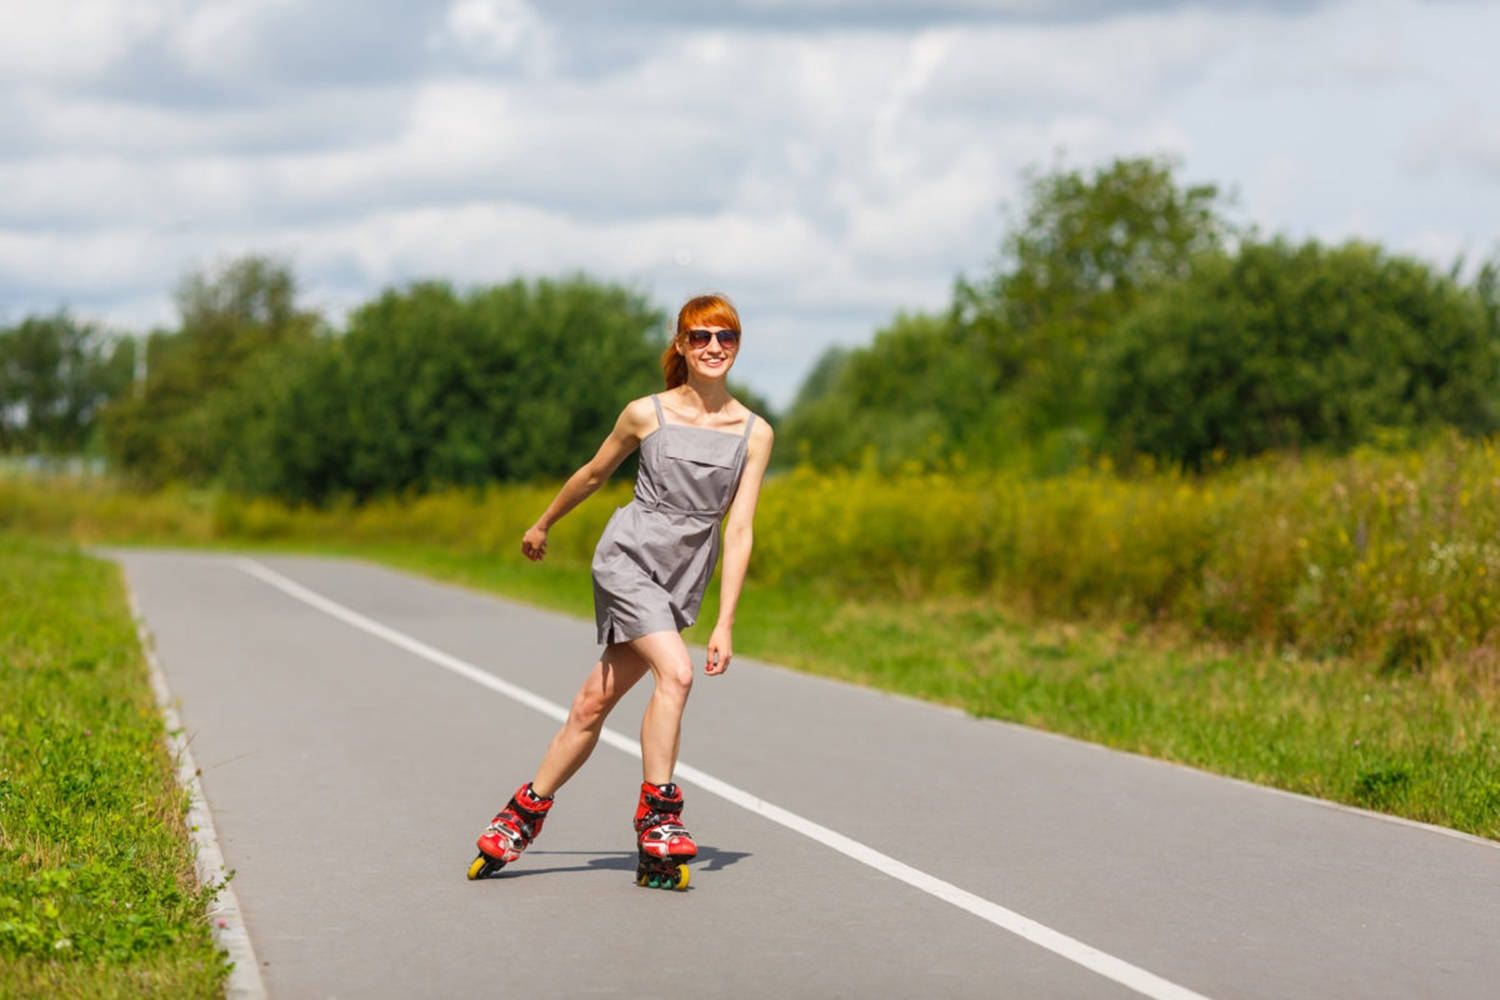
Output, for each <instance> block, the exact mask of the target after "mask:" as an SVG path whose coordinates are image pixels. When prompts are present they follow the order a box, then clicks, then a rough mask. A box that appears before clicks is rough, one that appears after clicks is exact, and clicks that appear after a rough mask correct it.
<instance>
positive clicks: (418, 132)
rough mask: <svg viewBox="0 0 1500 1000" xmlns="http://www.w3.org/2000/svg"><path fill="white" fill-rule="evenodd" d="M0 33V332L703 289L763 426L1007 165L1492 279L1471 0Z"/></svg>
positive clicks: (206, 21) (1492, 161)
mask: <svg viewBox="0 0 1500 1000" xmlns="http://www.w3.org/2000/svg"><path fill="white" fill-rule="evenodd" d="M7 7H8V9H7V11H6V16H5V24H4V27H3V30H0V87H3V90H0V321H3V322H14V321H16V320H18V319H20V318H21V317H23V316H24V315H27V314H29V313H32V312H39V311H51V310H53V309H55V308H57V307H58V306H60V305H67V306H70V307H71V308H73V309H74V311H75V312H76V313H78V314H79V315H82V316H86V317H91V318H98V319H101V320H104V321H106V322H107V323H109V324H110V325H112V326H115V327H118V328H121V329H135V330H144V329H146V328H147V327H149V326H150V325H152V324H165V323H170V322H172V320H173V319H174V316H173V311H172V305H171V289H172V288H173V286H174V285H175V284H176V282H177V280H178V279H179V278H180V277H181V276H182V275H183V274H184V273H185V272H186V271H188V270H189V269H192V268H195V267H202V266H206V265H207V266H212V265H214V264H215V263H218V262H222V261H223V260H225V259H227V258H229V257H231V256H233V255H236V254H240V253H245V252H251V251H254V252H262V253H271V254H276V255H280V256H282V257H283V258H285V259H286V260H288V261H289V262H290V263H291V264H292V266H293V267H294V269H295V271H296V273H297V274H298V276H299V279H300V281H301V283H302V287H303V289H304V297H305V300H306V302H307V303H308V304H309V305H312V306H316V307H318V308H321V309H323V310H324V311H325V312H326V313H327V314H328V315H329V316H330V318H332V319H333V320H335V321H336V322H341V320H342V317H343V313H344V311H345V310H346V309H347V308H348V307H349V306H350V305H352V304H355V303H358V302H360V301H362V300H364V299H366V298H368V297H370V296H371V295H372V294H374V293H375V292H377V291H378V290H380V289H381V288H383V287H385V286H387V285H390V284H393V283H401V282H405V281H408V280H410V279H413V278H424V277H441V278H447V279H450V280H452V281H454V282H456V283H458V284H460V285H469V284H473V283H479V282H493V281H499V280H503V279H506V278H509V277H511V276H513V275H517V274H522V275H528V276H534V275H550V274H559V273H563V272H568V271H573V270H578V269H583V270H586V271H588V272H589V273H591V274H594V275H596V276H599V277H602V278H608V279H613V280H619V281H622V282H626V283H628V284H630V285H632V286H634V287H637V288H639V289H641V290H642V291H644V292H646V293H647V294H649V295H650V296H651V297H652V299H653V300H654V301H656V302H657V303H658V304H659V305H661V306H662V307H664V308H666V309H669V310H675V308H676V306H677V305H678V304H679V303H680V302H681V301H682V300H683V299H684V298H686V297H687V296H689V295H693V294H696V293H698V292H701V291H704V290H710V289H721V290H723V291H726V292H728V293H729V294H730V295H731V297H733V298H734V299H735V300H736V302H737V303H738V304H739V305H740V308H741V312H742V314H743V318H744V323H745V335H746V339H745V347H744V351H743V357H742V360H741V363H740V366H739V367H738V368H737V374H738V375H740V376H741V377H743V378H744V380H745V381H746V382H748V383H749V384H751V385H752V386H754V387H755V388H757V389H759V390H760V391H762V392H763V393H765V394H767V395H768V396H770V397H771V399H772V400H773V402H775V403H777V404H784V403H786V402H787V401H788V400H789V399H790V396H791V394H792V393H793V392H794V391H795V388H796V386H797V384H798V381H799V380H800V378H801V377H802V375H804V374H805V373H806V371H807V369H808V367H809V366H810V365H811V363H812V362H813V360H814V359H815V358H816V357H817V355H818V354H819V353H821V351H822V350H823V349H824V348H825V347H827V346H828V345H829V344H831V343H845V344H856V343H861V342H865V341H867V340H868V339H869V338H870V337H871V336H872V334H873V333H874V331H875V329H876V328H877V327H879V326H880V325H881V324H883V323H884V322H885V321H887V320H888V319H889V318H890V317H891V316H892V315H893V314H894V313H895V312H896V311H897V310H898V309H909V310H915V309H931V308H938V307H941V306H942V305H944V304H945V302H946V301H947V298H948V294H949V290H950V288H951V285H952V282H953V279H954V277H955V275H957V274H958V273H960V272H965V273H969V274H977V273H979V272H981V271H983V270H984V269H985V268H986V267H987V266H989V265H990V264H991V263H992V262H993V260H994V257H995V251H996V247H997V245H998V242H999V239H1000V237H1001V234H1002V232H1003V228H1004V221H1005V215H1004V207H1005V206H1006V205H1007V204H1012V205H1014V204H1015V199H1016V197H1017V195H1018V192H1019V190H1020V185H1021V179H1022V171H1023V170H1024V169H1025V168H1026V167H1027V166H1034V165H1042V166H1046V165H1048V164H1052V163H1056V162H1061V163H1064V164H1067V165H1070V166H1080V167H1092V166H1095V165H1100V164H1103V163H1105V162H1107V161H1108V160H1109V159H1110V158H1112V157H1116V156H1132V155H1148V154H1161V153H1166V154H1171V155H1175V156H1177V157H1179V158H1180V160H1181V163H1182V165H1183V166H1182V177H1183V178H1184V179H1185V180H1188V181H1207V182H1213V183H1217V184H1219V185H1221V186H1222V187H1225V188H1227V189H1229V190H1232V191H1234V192H1235V193H1236V195H1237V200H1238V202H1237V208H1236V216H1237V218H1238V219H1239V220H1240V221H1253V222H1255V223H1257V224H1259V225H1260V227H1261V228H1262V230H1264V231H1267V232H1282V233H1286V234H1288V235H1291V236H1294V237H1297V238H1302V237H1307V236H1316V237H1319V238H1322V239H1326V240H1342V239H1345V238H1348V237H1351V236H1359V237H1363V238H1367V239H1373V240H1378V241H1380V242H1382V243H1384V244H1386V245H1387V246H1389V247H1391V248H1393V249H1396V250H1400V251H1405V252H1411V253H1416V254H1420V255H1422V256H1424V257H1426V258H1428V259H1430V260H1432V261H1433V262H1435V263H1437V264H1440V265H1442V266H1444V267H1447V266H1448V265H1449V264H1451V263H1452V261H1453V260H1454V258H1455V257H1456V256H1457V255H1458V254H1460V253H1465V254H1468V255H1469V256H1470V257H1471V258H1474V257H1481V256H1484V255H1487V254H1489V253H1492V252H1495V251H1496V250H1497V249H1500V59H1497V58H1496V56H1495V49H1496V39H1500V3H1493V2H1457V0H1455V2H1416V0H1359V2H1328V3H1319V2H1311V0H1309V2H1297V0H1282V2H1267V3H1250V2H1241V3H1235V2H1218V3H1204V2H1197V3H1194V2H1172V0H1134V2H1122V0H1116V2H1106V0H1062V2H1044V0H989V2H984V0H967V2H966V0H949V2H931V3H924V2H898V0H810V2H803V3H797V2H791V0H729V2H718V3H698V2H688V0H638V2H635V3H628V4H626V3H620V4H614V3H609V4H606V3H588V2H584V0H554V2H547V3H544V2H542V0H536V2H528V0H455V2H452V3H447V4H444V3H439V2H401V0H316V2H315V0H216V2H190V0H61V2H52V3H14V4H8V5H7Z"/></svg>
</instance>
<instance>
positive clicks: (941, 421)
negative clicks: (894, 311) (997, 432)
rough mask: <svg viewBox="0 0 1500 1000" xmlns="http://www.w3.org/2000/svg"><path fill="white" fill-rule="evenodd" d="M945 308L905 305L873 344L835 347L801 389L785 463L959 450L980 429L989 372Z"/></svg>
mask: <svg viewBox="0 0 1500 1000" xmlns="http://www.w3.org/2000/svg"><path fill="white" fill-rule="evenodd" d="M978 356H979V351H978V350H977V349H976V345H975V344H973V343H970V342H967V341H965V340H964V339H963V331H962V330H961V329H959V328H957V327H956V326H955V325H954V323H953V322H952V320H951V318H950V317H948V316H931V315H922V314H917V315H905V314H902V315H898V316H897V317H896V318H895V319H894V320H892V322H891V323H890V325H888V326H887V327H885V328H884V329H883V330H881V331H879V332H878V333H876V335H875V340H874V342H873V343H871V344H870V345H869V346H868V347H864V348H859V349H855V350H847V349H843V348H833V349H831V350H830V351H829V352H827V353H825V354H824V356H823V357H822V358H821V359H820V360H819V362H818V364H817V365H816V366H815V367H814V369H813V371H812V372H811V373H810V375H809V376H808V378H807V379H806V380H805V381H804V383H803V385H802V388H801V390H800V391H799V392H798V394H797V398H796V401H795V402H794V403H793V405H792V408H791V410H790V411H789V412H788V414H787V419H786V422H785V425H784V428H785V439H786V441H787V445H786V446H785V447H783V448H781V449H778V450H779V451H782V452H784V453H785V455H786V458H784V459H782V460H781V461H782V462H783V463H785V462H789V461H804V460H805V461H810V462H812V463H813V464H815V465H846V466H847V465H857V464H859V463H861V462H863V461H865V460H867V459H873V460H874V461H875V462H876V463H877V464H878V465H880V466H882V467H884V468H889V469H894V468H899V467H901V466H905V465H909V464H913V463H914V464H916V465H919V466H931V465H934V464H940V463H942V462H944V461H946V460H948V459H950V458H952V457H953V456H954V455H955V454H956V453H957V452H959V451H961V450H963V449H964V448H965V447H966V446H968V445H970V444H973V443H974V442H975V441H976V440H978V439H979V438H980V437H981V436H982V435H983V434H985V433H986V431H985V428H984V420H985V415H986V413H987V411H988V409H989V407H990V405H991V401H990V388H991V380H990V377H989V373H988V371H987V370H986V368H985V366H984V365H982V364H976V363H975V360H976V358H977V357H978Z"/></svg>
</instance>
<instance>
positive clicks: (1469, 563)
mask: <svg viewBox="0 0 1500 1000" xmlns="http://www.w3.org/2000/svg"><path fill="white" fill-rule="evenodd" d="M553 490H554V487H552V486H493V487H489V488H487V489H484V490H470V491H449V492H444V493H436V494H429V495H425V496H415V497H404V498H390V499H384V500H379V501H375V502H370V503H366V504H364V505H361V506H353V505H349V504H343V505H338V504H335V505H333V506H331V507H327V508H319V509H314V508H289V507H286V506H283V505H280V504H276V503H273V502H270V501H265V500H247V499H242V498H237V497H234V496H231V495H228V494H219V495H214V494H207V493H189V492H182V491H177V492H166V493H160V494H154V495H150V496H133V495H129V494H125V493H122V492H120V491H118V490H116V489H114V488H112V487H109V486H108V485H107V484H103V485H102V484H100V483H98V482H97V481H86V480H80V481H78V482H76V483H73V484H71V485H69V484H59V483H57V482H50V483H41V482H37V481H33V480H27V479H19V478H7V479H0V528H6V527H9V528H11V529H20V530H33V531H34V530H42V531H50V532H55V533H63V534H71V535H73V536H75V537H78V538H81V539H83V540H86V541H92V540H112V541H176V540H180V541H188V542H198V543H201V542H212V541H220V542H225V543H231V542H234V541H236V540H240V541H243V540H257V541H278V542H289V543H297V542H308V543H328V542H338V543H350V544H407V543H417V544H421V545H425V546H437V547H451V548H453V549H456V550H465V551H477V552H482V553H489V554H493V555H494V556H495V557H496V558H499V559H507V560H519V559H520V556H519V554H518V544H519V539H520V536H521V534H522V532H523V531H524V530H525V529H526V528H527V527H528V526H529V525H530V524H531V523H532V522H533V521H534V520H535V518H536V517H537V515H538V514H539V513H540V512H541V511H542V510H543V509H544V508H545V506H546V504H547V502H548V501H549V499H550V498H551V496H552V493H553ZM628 498H629V486H628V484H625V483H616V484H613V485H612V486H610V487H608V488H607V489H606V491H605V495H604V496H602V497H599V498H595V499H593V500H591V501H590V502H588V503H586V504H584V505H583V506H582V507H580V508H579V509H578V510H577V511H575V512H574V513H573V514H571V515H570V516H569V517H568V518H567V519H566V520H565V521H564V522H563V523H562V524H560V525H559V526H558V528H557V529H556V530H555V531H554V532H553V537H552V539H551V549H550V551H551V558H553V559H555V560H560V561H568V562H585V561H587V559H588V557H589V554H590V552H591V551H592V547H593V545H594V542H595V539H597V537H598V534H599V531H600V530H601V529H602V527H603V524H604V521H605V520H606V519H607V518H608V516H609V514H610V513H611V512H612V510H613V508H614V507H615V506H617V505H619V504H621V503H624V502H625V501H626V500H627V499H628ZM756 521H757V524H756V527H757V532H756V551H755V557H754V559H753V560H752V570H751V571H752V573H753V574H754V576H755V577H756V579H757V580H758V581H759V582H760V583H762V584H765V585H772V586H774V585H776V584H777V583H778V582H783V581H797V582H799V583H806V582H809V581H811V582H816V583H819V584H821V585H823V586H825V587H828V588H832V589H834V590H836V591H838V592H840V593H844V594H850V595H856V596H859V595H866V596H869V597H895V598H898V599H902V600H910V599H914V598H918V597H925V596H948V595H970V596H981V597H991V598H995V599H999V600H1002V601H1004V602H1006V603H1008V604H1012V605H1018V606H1024V607H1027V608H1029V609H1031V610H1033V611H1035V612H1036V613H1039V614H1044V615H1047V616H1049V617H1056V618H1074V619H1080V618H1081V619H1088V620H1098V621H1116V622H1119V621H1123V622H1126V623H1155V622H1170V623H1174V624H1178V625H1181V626H1185V627H1186V628H1188V629H1190V630H1192V631H1194V632H1196V633H1198V634H1202V635H1205V636H1208V637H1212V638H1216V639H1226V640H1230V641H1234V642H1248V643H1255V644H1263V645H1268V646H1272V647H1274V648H1278V649H1289V650H1297V651H1300V652H1303V653H1310V654H1313V655H1325V654H1337V655H1349V656H1355V657H1361V658H1365V659H1367V660H1369V661H1370V662H1372V663H1374V664H1378V665H1379V666H1380V667H1381V668H1382V669H1385V670H1387V671H1417V670H1423V669H1426V668H1427V667H1429V666H1430V665H1432V664H1433V663H1435V662H1438V661H1444V662H1452V663H1456V664H1457V665H1458V666H1459V667H1460V669H1461V672H1463V673H1465V674H1466V675H1468V676H1470V677H1471V678H1473V679H1475V680H1481V679H1482V680H1484V681H1486V682H1500V634H1497V623H1500V619H1497V610H1500V609H1497V607H1496V598H1495V597H1494V596H1493V586H1492V582H1491V581H1492V580H1493V579H1494V578H1495V576H1496V574H1500V541H1497V528H1500V457H1497V455H1496V451H1495V446H1494V444H1493V443H1490V442H1473V441H1468V440H1464V439H1462V438H1459V437H1457V436H1452V437H1449V438H1445V439H1443V440H1441V441H1438V442H1436V443H1434V444H1432V445H1430V446H1428V447H1426V448H1423V449H1421V450H1415V451H1408V452H1402V453H1396V454H1392V453H1386V452H1382V451H1378V450H1374V449H1365V450H1361V451H1357V452H1355V453H1353V454H1350V455H1348V456H1345V457H1340V458H1326V457H1304V458H1300V459H1294V458H1287V457H1277V458H1266V459H1261V460H1258V461H1254V462H1249V463H1244V464H1238V465H1234V466H1231V467H1228V468H1224V469H1220V470H1218V471H1216V472H1213V473H1211V474H1208V475H1204V476H1189V475H1186V474H1183V473H1181V472H1179V471H1176V470H1170V469H1166V470H1150V469H1147V470H1144V471H1139V470H1138V471H1136V472H1134V473H1133V474H1131V475H1129V476H1124V475H1121V474H1118V473H1116V472H1115V471H1114V470H1112V469H1111V468H1110V467H1108V466H1107V465H1100V466H1096V467H1094V468H1088V469H1081V470H1077V471H1074V472H1072V473H1070V474H1068V475H1066V476H1062V477H1058V478H1051V479H1037V478H1027V477H1024V476H1020V475H1016V474H1014V473H1008V472H993V471H985V472H973V471H964V470H962V469H958V470H954V471H948V472H921V473H918V472H912V473H909V474H906V475H901V476H887V475H881V474H879V473H877V472H876V471H874V470H872V469H865V470H853V471H835V472H816V471H813V470H810V469H806V468H802V469H797V470H795V471H793V472H790V473H787V474H785V475H781V476H778V477H775V478H773V479H771V480H770V481H768V482H767V484H766V487H765V490H764V494H763V497H762V501H761V509H760V513H759V514H758V516H757V519H756Z"/></svg>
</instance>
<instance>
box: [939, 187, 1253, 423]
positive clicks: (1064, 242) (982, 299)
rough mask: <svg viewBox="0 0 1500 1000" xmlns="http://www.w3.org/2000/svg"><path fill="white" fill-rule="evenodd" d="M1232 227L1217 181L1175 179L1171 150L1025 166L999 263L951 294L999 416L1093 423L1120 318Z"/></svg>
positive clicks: (1014, 420) (1176, 278)
mask: <svg viewBox="0 0 1500 1000" xmlns="http://www.w3.org/2000/svg"><path fill="white" fill-rule="evenodd" d="M1230 232H1231V230H1230V226H1229V224H1228V222H1227V221H1226V220H1225V219H1224V217H1223V216H1222V214H1221V198H1220V195H1219V192H1218V189H1217V188H1216V187H1214V186H1213V185H1208V184H1202V185H1191V186H1184V185H1182V184H1181V183H1180V182H1179V181H1178V180H1177V177H1176V166H1175V164H1174V163H1173V162H1172V161H1170V160H1166V159H1152V158H1134V159H1120V160H1115V161H1114V162H1113V163H1111V164H1109V165H1108V166H1106V167H1102V168H1099V169H1096V170H1094V171H1093V172H1092V173H1087V174H1086V173H1085V172H1083V171H1079V170H1055V171H1053V172H1050V173H1044V174H1037V175H1033V176H1032V177H1031V178H1030V179H1029V181H1028V183H1027V186H1026V195H1025V201H1024V207H1023V208H1022V210H1021V214H1020V217H1019V219H1018V220H1017V221H1016V223H1015V225H1014V226H1013V227H1012V229H1011V231H1010V232H1009V233H1007V234H1006V236H1005V237H1004V239H1003V241H1002V244H1001V258H1000V264H999V267H998V268H997V269H996V271H995V273H994V274H993V275H991V276H990V277H989V278H987V279H985V280H982V281H980V282H976V283H970V282H967V281H965V280H962V279H961V280H960V281H959V283H958V286H957V290H956V293H955V297H954V307H955V310H956V312H957V314H958V317H959V322H960V324H961V325H963V326H964V327H965V328H967V329H968V330H970V331H971V332H972V337H973V340H974V341H975V342H976V343H977V344H980V345H982V349H983V350H984V352H985V358H984V360H985V361H986V362H987V364H988V365H989V367H990V368H991V369H992V371H993V373H994V379H995V392H996V393H998V394H1000V395H1003V396H1006V397H1008V398H1007V399H1006V400H1005V401H1004V403H1003V404H1002V405H1001V406H1000V407H998V408H997V413H996V416H997V419H1000V420H1002V421H1003V422H1005V423H1008V424H1013V425H1014V426H1013V427H1012V428H1010V429H1011V430H1013V431H1014V432H1015V433H1017V434H1020V435H1022V436H1024V437H1027V438H1033V439H1034V438H1036V437H1038V436H1040V435H1042V434H1045V433H1046V432H1048V431H1050V430H1053V429H1055V428H1059V427H1062V428H1066V427H1078V426H1082V427H1084V428H1088V429H1091V428H1092V427H1093V426H1094V425H1096V421H1097V413H1096V406H1095V403H1094V400H1095V380H1096V377H1097V373H1098V363H1097V360H1098V356H1099V351H1100V349H1101V348H1102V347H1104V346H1105V345H1106V344H1107V342H1108V340H1109V338H1110V335H1111V333H1112V331H1113V330H1114V328H1115V326H1116V324H1117V323H1118V322H1119V320H1120V318H1121V317H1122V316H1124V315H1125V314H1126V313H1127V312H1129V311H1130V310H1131V309H1132V308H1134V307H1135V305H1136V304H1137V303H1139V302H1140V301H1142V299H1143V298H1144V297H1146V296H1149V295H1151V294H1153V293H1154V292H1155V291H1156V290H1158V289H1160V288H1163V287H1166V286H1169V285H1171V284H1172V283H1174V282H1177V281H1180V280H1182V279H1183V278H1184V277H1186V276H1187V274H1188V272H1189V269H1190V267H1191V263H1192V261H1193V260H1194V259H1195V258H1196V257H1197V256H1198V255H1199V254H1201V253H1203V252H1205V251H1208V250H1212V249H1214V248H1217V247H1220V246H1222V245H1223V244H1224V242H1225V240H1226V239H1227V238H1228V236H1229V235H1230Z"/></svg>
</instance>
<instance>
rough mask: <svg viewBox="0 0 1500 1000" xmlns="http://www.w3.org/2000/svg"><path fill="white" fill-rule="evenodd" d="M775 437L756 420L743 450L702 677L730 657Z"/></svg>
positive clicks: (723, 668) (722, 667)
mask: <svg viewBox="0 0 1500 1000" xmlns="http://www.w3.org/2000/svg"><path fill="white" fill-rule="evenodd" d="M774 441H775V434H774V433H772V431H771V425H770V424H768V423H766V422H765V421H764V420H757V421H756V422H755V427H754V428H753V429H752V430H751V432H750V443H749V445H748V447H747V449H746V455H745V472H744V474H743V475H742V476H741V477H740V486H739V489H738V490H736V491H735V494H734V503H733V504H732V505H731V506H730V508H729V520H728V521H727V522H726V523H725V525H724V568H723V571H722V572H721V573H720V575H719V620H718V622H717V623H716V624H715V625H714V631H713V635H711V636H710V637H709V640H708V663H707V664H706V666H705V667H704V673H707V674H722V673H723V672H724V671H726V670H728V669H729V660H730V658H731V657H733V656H734V643H733V640H732V638H731V633H732V632H733V631H734V610H735V607H736V606H737V605H738V604H739V602H740V590H741V589H742V588H743V587H744V585H745V571H746V570H748V569H749V568H750V549H751V548H753V547H754V545H755V530H754V524H755V505H756V503H757V502H758V501H759V500H760V484H761V482H762V481H763V480H764V479H765V477H766V465H767V463H769V462H770V461H771V445H772V443H773V442H774Z"/></svg>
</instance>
